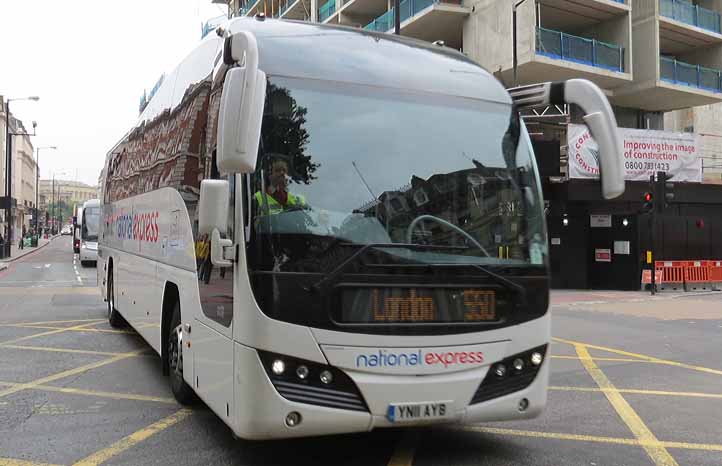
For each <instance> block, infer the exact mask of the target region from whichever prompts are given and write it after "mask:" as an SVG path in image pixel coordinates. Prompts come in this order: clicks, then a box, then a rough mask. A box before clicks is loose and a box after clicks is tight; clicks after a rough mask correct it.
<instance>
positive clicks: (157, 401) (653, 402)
mask: <svg viewBox="0 0 722 466" xmlns="http://www.w3.org/2000/svg"><path fill="white" fill-rule="evenodd" d="M95 273H96V270H95V269H94V268H85V267H82V266H81V265H80V264H78V262H77V258H74V257H73V254H72V250H71V244H70V238H69V237H61V238H58V239H56V240H54V241H53V242H52V243H50V245H49V246H47V247H45V248H43V249H42V250H41V251H39V252H38V253H37V254H31V255H29V256H26V257H24V258H21V259H18V260H16V261H14V262H13V263H12V265H11V267H10V268H9V269H8V270H6V271H4V272H0V466H39V465H46V466H47V465H86V466H87V465H100V464H109V465H146V464H159V465H164V464H172V465H178V466H186V465H208V464H213V465H216V464H223V465H243V466H250V465H259V464H263V465H274V466H275V465H288V466H291V465H294V466H296V465H314V466H323V465H329V466H331V465H333V466H338V465H369V466H411V465H415V466H472V465H473V466H476V465H495V466H506V465H529V466H531V465H534V466H536V465H549V466H565V465H568V466H582V465H586V466H597V465H599V466H601V465H619V466H621V465H625V466H636V465H652V466H677V465H679V466H684V465H689V466H712V465H716V466H719V464H720V461H722V424H720V419H722V358H720V341H722V295H721V294H720V293H708V294H701V293H694V294H680V293H671V292H670V293H667V292H664V293H661V294H659V295H656V296H655V297H650V296H649V295H647V294H643V293H619V292H597V291H594V292H581V291H559V292H557V291H555V292H553V293H552V297H551V300H552V307H551V311H550V312H551V315H552V331H553V335H554V340H553V342H552V345H551V359H550V360H549V361H550V364H551V376H550V386H549V393H548V404H547V408H546V411H545V412H544V413H543V414H542V416H540V417H539V418H537V419H534V420H529V421H523V422H522V421H519V422H507V423H486V424H478V425H471V426H454V425H449V426H434V427H419V428H412V429H403V430H401V429H380V430H376V431H373V432H368V433H363V434H354V435H338V436H329V437H318V438H306V439H298V440H278V441H267V442H250V441H243V440H238V439H235V438H234V437H233V435H232V433H231V431H230V430H229V429H228V428H227V427H226V426H225V424H223V422H222V421H221V420H220V419H219V418H218V417H217V416H216V415H215V414H214V413H212V412H211V411H210V410H209V409H208V408H207V407H206V406H205V405H203V404H202V403H197V404H195V405H192V406H190V407H182V406H179V405H178V404H177V403H176V402H175V400H174V399H173V397H172V394H171V393H170V390H169V388H168V380H167V379H166V378H165V377H163V376H162V375H161V367H160V360H159V358H158V357H157V355H156V354H155V353H154V352H153V350H152V349H151V348H150V347H149V346H148V345H147V344H146V343H145V341H144V340H143V339H142V338H140V337H139V336H138V335H137V334H136V333H135V332H134V331H133V330H131V329H113V328H111V327H110V326H109V325H108V323H107V317H106V309H105V305H104V303H103V302H102V300H101V299H100V296H99V293H98V290H97V287H96V277H95ZM640 309H642V310H640Z"/></svg>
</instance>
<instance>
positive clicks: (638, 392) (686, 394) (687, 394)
mask: <svg viewBox="0 0 722 466" xmlns="http://www.w3.org/2000/svg"><path fill="white" fill-rule="evenodd" d="M549 390H558V391H566V392H603V391H604V390H603V389H601V388H588V387H554V386H551V387H549ZM616 390H617V391H618V392H619V393H631V394H634V395H659V396H679V397H690V398H720V399H722V393H697V392H668V391H663V390H639V389H636V388H617V389H616Z"/></svg>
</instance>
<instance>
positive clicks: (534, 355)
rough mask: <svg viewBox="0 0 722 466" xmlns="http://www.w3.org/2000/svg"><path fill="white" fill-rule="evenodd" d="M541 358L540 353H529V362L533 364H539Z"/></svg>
mask: <svg viewBox="0 0 722 466" xmlns="http://www.w3.org/2000/svg"><path fill="white" fill-rule="evenodd" d="M542 359H543V357H542V355H541V353H537V352H536V351H535V352H533V353H532V354H531V363H532V364H534V365H535V366H538V365H539V364H541V363H542Z"/></svg>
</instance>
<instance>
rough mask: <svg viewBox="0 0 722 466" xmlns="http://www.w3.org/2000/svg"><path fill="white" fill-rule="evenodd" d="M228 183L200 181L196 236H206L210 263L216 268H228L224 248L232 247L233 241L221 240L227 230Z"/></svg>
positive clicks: (223, 181)
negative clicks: (207, 237)
mask: <svg viewBox="0 0 722 466" xmlns="http://www.w3.org/2000/svg"><path fill="white" fill-rule="evenodd" d="M228 192H229V191H228V181H225V180H203V181H201V197H200V200H199V202H198V235H199V236H203V235H208V236H209V241H210V246H211V247H210V257H211V263H212V264H213V265H215V266H217V267H230V266H231V265H233V262H232V260H230V259H226V254H224V253H225V252H226V251H225V249H226V248H232V247H233V241H231V240H230V239H225V238H221V232H222V233H223V234H225V233H226V231H227V230H228Z"/></svg>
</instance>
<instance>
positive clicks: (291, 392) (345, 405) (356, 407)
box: [272, 380, 368, 412]
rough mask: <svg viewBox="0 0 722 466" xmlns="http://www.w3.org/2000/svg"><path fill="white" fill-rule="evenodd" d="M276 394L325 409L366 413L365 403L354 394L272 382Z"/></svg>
mask: <svg viewBox="0 0 722 466" xmlns="http://www.w3.org/2000/svg"><path fill="white" fill-rule="evenodd" d="M272 383H273V386H274V387H276V390H277V391H278V393H279V394H280V395H281V396H282V397H284V398H286V399H288V400H291V401H297V402H299V403H306V404H311V405H316V406H325V407H327V408H337V409H349V410H352V411H363V412H368V408H367V407H366V403H364V401H363V399H361V398H360V397H359V396H358V395H356V394H355V393H347V392H342V391H338V390H331V389H328V388H320V387H314V386H311V385H307V384H301V383H293V382H284V381H280V380H278V381H276V380H274V381H272Z"/></svg>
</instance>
